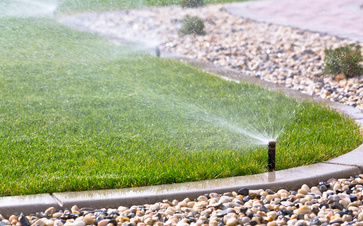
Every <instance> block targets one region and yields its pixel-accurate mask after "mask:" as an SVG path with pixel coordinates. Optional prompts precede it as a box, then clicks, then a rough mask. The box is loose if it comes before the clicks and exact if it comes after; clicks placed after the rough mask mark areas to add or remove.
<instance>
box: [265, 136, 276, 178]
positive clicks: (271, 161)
mask: <svg viewBox="0 0 363 226" xmlns="http://www.w3.org/2000/svg"><path fill="white" fill-rule="evenodd" d="M275 147H276V141H270V142H268V164H267V168H268V171H269V172H273V171H275Z"/></svg>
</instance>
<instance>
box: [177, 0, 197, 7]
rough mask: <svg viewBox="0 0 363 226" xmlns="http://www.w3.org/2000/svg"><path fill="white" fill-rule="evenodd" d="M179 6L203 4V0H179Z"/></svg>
mask: <svg viewBox="0 0 363 226" xmlns="http://www.w3.org/2000/svg"><path fill="white" fill-rule="evenodd" d="M180 5H181V7H183V8H185V7H187V8H195V7H200V6H203V0H180Z"/></svg>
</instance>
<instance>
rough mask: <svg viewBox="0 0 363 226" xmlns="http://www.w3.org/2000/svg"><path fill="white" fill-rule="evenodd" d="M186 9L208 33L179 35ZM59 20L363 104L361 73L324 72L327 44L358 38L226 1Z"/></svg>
mask: <svg viewBox="0 0 363 226" xmlns="http://www.w3.org/2000/svg"><path fill="white" fill-rule="evenodd" d="M185 15H192V16H194V15H197V16H199V17H200V18H202V19H203V21H204V23H205V26H206V35H204V36H197V35H187V36H183V35H180V34H179V32H178V30H179V28H180V26H181V25H180V20H181V19H182V18H183V17H184V16H185ZM60 21H61V22H63V23H65V24H68V25H70V24H72V25H73V26H78V27H82V28H84V29H87V30H88V31H92V32H96V33H99V34H102V35H104V36H107V37H113V38H120V39H125V40H131V41H135V42H139V43H143V44H144V45H148V46H154V47H155V46H159V48H160V49H161V50H163V51H167V52H173V53H179V54H183V55H186V56H189V57H190V58H195V59H200V60H203V61H207V62H211V63H213V64H215V65H218V66H220V67H225V68H229V69H234V70H236V71H239V72H241V73H243V74H246V75H250V76H255V77H259V78H261V79H263V80H266V81H270V82H273V83H277V84H281V85H285V86H287V87H289V88H292V89H295V90H299V91H301V92H304V93H308V94H310V95H315V96H319V97H322V98H325V99H329V100H332V101H336V102H341V103H344V104H347V105H350V106H354V107H357V108H358V109H363V78H362V77H359V78H352V79H346V78H345V76H344V75H339V76H336V77H332V76H326V75H324V74H323V61H324V49H325V48H336V47H340V46H343V45H346V44H350V43H354V42H353V41H349V40H343V39H338V38H337V37H334V36H329V35H324V34H319V33H314V32H309V31H303V30H300V29H296V28H291V27H285V26H280V25H273V24H268V23H260V22H254V21H251V20H248V19H243V18H240V17H237V16H233V15H231V14H229V13H228V12H227V11H226V9H225V7H223V5H210V6H205V7H202V8H197V9H182V8H180V7H178V6H172V7H163V8H148V9H140V10H128V11H120V12H105V13H95V14H79V15H74V16H72V17H64V18H62V19H61V20H60ZM362 51H363V50H362Z"/></svg>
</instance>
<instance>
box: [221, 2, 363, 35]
mask: <svg viewBox="0 0 363 226" xmlns="http://www.w3.org/2000/svg"><path fill="white" fill-rule="evenodd" d="M227 8H228V11H230V12H231V13H233V14H235V15H238V16H241V17H244V18H250V19H253V20H257V21H260V22H268V23H275V24H280V25H287V26H292V27H297V28H301V29H304V30H310V31H316V32H322V33H328V34H331V35H336V36H339V37H342V38H349V39H352V40H354V41H359V42H362V41H363V26H362V23H363V1H362V0H319V1H316V0H304V1H296V0H278V1H277V0H270V1H252V2H248V3H246V4H240V3H235V4H231V5H229V6H228V7H227Z"/></svg>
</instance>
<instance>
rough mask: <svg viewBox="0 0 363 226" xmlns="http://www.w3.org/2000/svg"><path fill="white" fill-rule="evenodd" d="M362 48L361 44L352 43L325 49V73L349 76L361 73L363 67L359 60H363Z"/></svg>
mask: <svg viewBox="0 0 363 226" xmlns="http://www.w3.org/2000/svg"><path fill="white" fill-rule="evenodd" d="M360 48H361V46H360V45H356V44H350V45H347V46H343V47H339V48H336V49H325V50H324V53H325V59H324V73H325V74H332V75H338V74H345V76H346V77H347V78H352V77H355V76H359V75H361V74H362V73H363V68H362V67H361V66H360V65H359V62H361V61H363V57H362V54H361V52H360Z"/></svg>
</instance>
